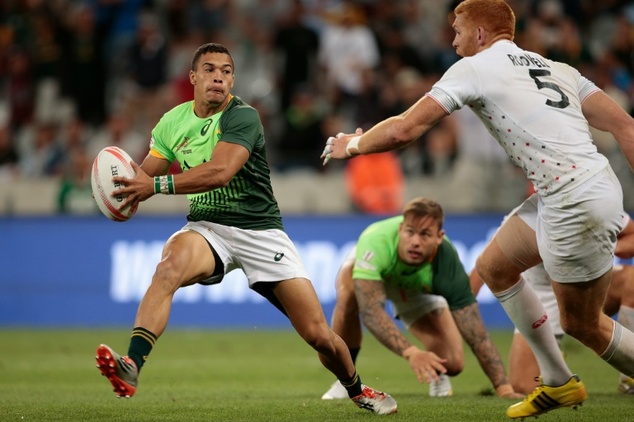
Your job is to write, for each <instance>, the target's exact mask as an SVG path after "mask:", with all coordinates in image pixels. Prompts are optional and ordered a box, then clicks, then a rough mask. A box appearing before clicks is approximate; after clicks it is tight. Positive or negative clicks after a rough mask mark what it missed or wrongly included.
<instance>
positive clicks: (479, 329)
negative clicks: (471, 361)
mask: <svg viewBox="0 0 634 422" xmlns="http://www.w3.org/2000/svg"><path fill="white" fill-rule="evenodd" d="M451 314H452V316H453V319H454V321H455V322H456V325H457V327H458V330H459V331H460V334H462V338H464V340H465V341H466V342H467V344H468V345H469V347H470V348H471V350H472V351H473V353H474V354H475V356H476V358H477V359H478V362H479V363H480V367H482V370H483V371H484V373H485V374H486V375H487V377H489V379H490V380H491V383H492V384H493V387H494V388H495V392H496V394H497V395H498V396H499V397H511V398H519V397H522V395H520V394H517V393H515V391H514V390H513V387H512V386H511V384H509V381H508V379H507V378H506V371H505V370H504V364H503V363H502V359H501V358H500V354H499V352H498V350H497V348H496V347H495V345H494V344H493V342H492V341H491V338H490V337H489V333H488V332H487V330H486V328H485V327H484V322H483V321H482V317H481V316H480V310H479V308H478V303H477V302H475V303H472V304H470V305H467V306H465V307H463V308H460V309H456V310H453V311H451Z"/></svg>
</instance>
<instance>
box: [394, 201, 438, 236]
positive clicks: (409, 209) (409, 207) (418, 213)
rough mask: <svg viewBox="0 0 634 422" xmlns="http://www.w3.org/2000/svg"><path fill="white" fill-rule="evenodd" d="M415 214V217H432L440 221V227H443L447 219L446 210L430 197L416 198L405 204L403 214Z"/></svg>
mask: <svg viewBox="0 0 634 422" xmlns="http://www.w3.org/2000/svg"><path fill="white" fill-rule="evenodd" d="M407 215H413V216H414V217H431V218H433V219H434V220H435V221H436V222H437V223H438V229H442V225H443V223H444V221H445V212H444V211H443V209H442V207H441V206H440V204H439V203H438V202H436V201H434V200H433V199H429V198H423V197H419V198H414V199H412V200H411V201H409V202H408V203H407V204H405V208H403V216H407Z"/></svg>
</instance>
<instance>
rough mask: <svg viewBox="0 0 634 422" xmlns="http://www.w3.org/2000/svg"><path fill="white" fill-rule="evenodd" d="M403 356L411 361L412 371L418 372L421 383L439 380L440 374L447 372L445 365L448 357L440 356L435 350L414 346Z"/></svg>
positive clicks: (417, 376)
mask: <svg viewBox="0 0 634 422" xmlns="http://www.w3.org/2000/svg"><path fill="white" fill-rule="evenodd" d="M403 357H404V358H405V359H407V361H408V362H409V366H410V368H411V369H412V372H414V374H416V378H418V382H420V383H423V382H428V383H430V382H432V381H438V374H445V373H447V368H445V365H443V363H445V362H447V359H444V358H441V357H439V356H438V355H437V354H436V353H434V352H428V351H425V350H421V349H419V348H418V347H416V346H412V347H410V348H409V349H407V350H405V352H403Z"/></svg>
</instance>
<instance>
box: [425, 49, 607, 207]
mask: <svg viewBox="0 0 634 422" xmlns="http://www.w3.org/2000/svg"><path fill="white" fill-rule="evenodd" d="M599 90H600V89H599V88H598V87H597V86H596V85H595V84H594V83H592V82H590V81H589V80H588V79H586V78H585V77H583V76H581V74H580V73H579V72H578V71H577V70H576V69H574V68H573V67H571V66H569V65H567V64H565V63H559V62H554V61H552V60H548V59H545V58H544V57H542V56H540V55H539V54H537V53H533V52H530V51H526V50H522V49H521V48H519V47H518V46H517V45H515V43H513V42H511V41H506V40H505V41H498V42H496V43H495V44H493V45H492V46H491V47H489V48H488V49H486V50H484V51H482V52H480V53H478V54H476V55H474V56H472V57H465V58H462V59H461V60H459V61H458V62H456V63H455V64H454V65H453V66H451V68H449V70H447V72H446V73H445V74H444V75H443V77H442V78H441V79H440V80H439V81H438V82H437V83H436V84H435V85H434V86H433V87H432V89H431V90H430V92H428V93H427V94H426V95H428V96H429V97H430V98H432V99H434V100H435V101H436V102H437V103H438V104H439V105H440V106H441V107H442V108H443V109H445V111H447V113H451V112H453V111H455V110H457V109H460V108H462V107H463V106H465V105H468V106H469V107H470V108H471V110H472V111H473V112H474V113H475V114H476V115H477V116H478V117H479V118H480V120H481V121H482V122H483V123H484V125H485V126H486V127H487V129H488V130H489V132H490V133H491V134H492V135H493V137H494V138H495V139H497V141H498V142H499V143H500V145H501V146H502V147H503V148H504V150H505V151H506V153H507V154H508V155H509V157H510V158H511V160H512V161H513V163H514V164H515V165H517V166H519V167H521V168H522V169H524V171H525V172H526V175H527V176H528V178H529V180H531V182H532V183H533V185H534V187H535V190H536V191H537V192H538V193H539V194H540V195H544V196H547V195H550V194H552V193H554V192H558V191H561V190H562V189H563V190H566V191H567V190H569V189H571V188H573V187H574V186H577V185H579V184H580V183H583V182H584V181H585V180H587V179H588V178H590V177H591V176H592V175H594V174H596V173H598V172H599V171H601V170H602V169H604V168H605V167H606V166H607V165H608V160H607V159H606V158H605V157H604V156H603V155H601V154H600V153H599V152H598V151H597V148H596V146H595V145H594V143H593V141H592V136H591V134H590V130H589V125H588V122H587V120H586V119H585V118H584V116H583V113H582V111H581V104H582V102H583V101H584V100H585V99H586V98H587V97H588V96H590V95H592V94H593V93H595V92H597V91H599Z"/></svg>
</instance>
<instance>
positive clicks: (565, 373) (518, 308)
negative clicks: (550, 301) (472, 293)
mask: <svg viewBox="0 0 634 422" xmlns="http://www.w3.org/2000/svg"><path fill="white" fill-rule="evenodd" d="M495 297H497V298H498V300H499V301H500V304H501V305H502V307H503V308H504V310H505V311H506V314H507V315H508V316H509V318H510V319H511V321H513V324H515V327H516V328H517V329H518V330H519V332H520V333H522V335H523V336H524V338H525V339H526V341H527V342H528V344H529V345H530V347H531V350H532V351H533V354H534V355H535V359H537V364H538V365H539V371H540V375H541V377H542V381H543V383H544V384H545V385H549V386H553V387H554V386H559V385H563V384H565V383H566V382H568V380H569V379H570V377H572V372H571V371H570V369H569V368H568V365H566V362H565V361H564V358H563V356H562V354H561V350H559V345H558V344H557V339H556V338H555V333H554V332H553V329H552V326H551V325H550V324H549V323H548V322H547V314H546V310H545V309H544V305H543V304H542V302H541V301H540V300H539V297H538V296H537V293H535V290H533V288H532V287H531V286H530V285H528V284H526V281H524V279H523V278H522V279H521V280H520V281H519V282H518V283H517V284H515V285H514V286H513V287H511V288H510V289H507V290H505V291H503V292H499V293H497V294H495ZM540 322H541V323H540Z"/></svg>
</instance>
